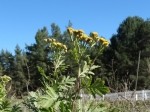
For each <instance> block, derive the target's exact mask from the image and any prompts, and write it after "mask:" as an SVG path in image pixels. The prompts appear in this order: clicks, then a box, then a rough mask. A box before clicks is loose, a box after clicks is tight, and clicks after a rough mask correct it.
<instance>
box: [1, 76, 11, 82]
mask: <svg viewBox="0 0 150 112" xmlns="http://www.w3.org/2000/svg"><path fill="white" fill-rule="evenodd" d="M0 79H1V80H2V81H3V82H4V83H7V82H9V81H10V80H11V78H10V77H9V76H7V75H4V76H1V77H0Z"/></svg>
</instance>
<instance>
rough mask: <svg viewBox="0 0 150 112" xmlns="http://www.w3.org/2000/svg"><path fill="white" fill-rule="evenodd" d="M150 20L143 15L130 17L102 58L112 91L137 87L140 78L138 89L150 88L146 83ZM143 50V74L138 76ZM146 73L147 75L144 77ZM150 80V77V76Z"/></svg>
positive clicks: (112, 39) (141, 66)
mask: <svg viewBox="0 0 150 112" xmlns="http://www.w3.org/2000/svg"><path fill="white" fill-rule="evenodd" d="M149 28H150V21H149V20H146V21H144V20H143V19H142V18H140V17H137V16H135V17H127V18H126V19H125V20H124V21H123V22H122V23H121V24H120V25H119V28H118V30H117V34H115V35H113V36H112V38H111V39H110V41H111V42H110V46H109V47H108V48H107V49H106V50H105V52H104V54H103V58H102V62H103V65H104V66H103V67H104V68H105V70H104V71H105V72H107V74H106V75H107V76H106V75H105V76H104V77H105V79H106V80H107V84H108V85H109V86H110V88H112V91H125V90H134V89H135V82H136V80H138V89H143V88H144V89H149V88H148V83H147V84H146V82H147V81H146V77H147V76H148V72H146V71H145V70H144V69H146V68H147V67H146V66H147V65H146V63H145V61H144V60H145V59H146V58H147V57H149V55H148V54H149V43H148V42H149V34H150V32H149V30H148V29H149ZM139 51H141V52H142V53H141V59H140V69H139V77H138V79H137V78H136V77H137V76H136V72H137V65H138V56H139ZM144 77H145V78H144ZM148 80H149V79H148Z"/></svg>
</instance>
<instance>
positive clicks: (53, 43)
mask: <svg viewBox="0 0 150 112" xmlns="http://www.w3.org/2000/svg"><path fill="white" fill-rule="evenodd" d="M44 41H45V42H48V43H51V44H52V45H53V46H55V47H56V48H58V49H63V50H64V51H65V52H67V46H66V45H64V44H62V43H60V42H58V41H56V39H52V38H48V39H44Z"/></svg>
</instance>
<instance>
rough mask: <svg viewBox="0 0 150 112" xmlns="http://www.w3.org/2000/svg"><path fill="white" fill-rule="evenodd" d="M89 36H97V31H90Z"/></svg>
mask: <svg viewBox="0 0 150 112" xmlns="http://www.w3.org/2000/svg"><path fill="white" fill-rule="evenodd" d="M90 36H91V37H92V38H94V39H95V38H96V37H98V33H97V32H91V33H90Z"/></svg>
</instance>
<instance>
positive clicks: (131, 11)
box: [0, 0, 150, 53]
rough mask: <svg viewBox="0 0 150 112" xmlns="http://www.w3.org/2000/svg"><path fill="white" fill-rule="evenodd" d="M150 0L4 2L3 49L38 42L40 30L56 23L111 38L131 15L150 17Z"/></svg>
mask: <svg viewBox="0 0 150 112" xmlns="http://www.w3.org/2000/svg"><path fill="white" fill-rule="evenodd" d="M149 11H150V0H139V1H138V0H1V1H0V50H1V49H4V50H6V49H7V50H8V51H10V52H12V53H13V52H14V49H15V46H16V45H17V44H18V45H19V46H20V47H21V48H22V49H23V48H24V47H25V44H28V45H30V44H32V43H34V42H35V40H34V37H35V34H36V32H37V30H38V29H41V28H42V27H43V26H46V27H47V28H48V29H49V31H50V25H51V23H53V22H55V23H56V24H57V25H59V26H60V28H61V31H62V32H63V31H64V30H65V28H66V25H67V24H68V21H69V20H70V21H71V22H72V23H73V27H74V28H76V29H84V30H85V32H86V33H90V32H91V31H97V32H98V33H99V35H101V36H104V37H106V38H107V39H109V38H110V37H111V36H112V34H114V33H116V30H117V28H118V26H119V24H120V23H121V22H122V21H123V20H124V19H125V18H126V17H128V16H140V17H142V18H144V19H147V18H150V12H149Z"/></svg>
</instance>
